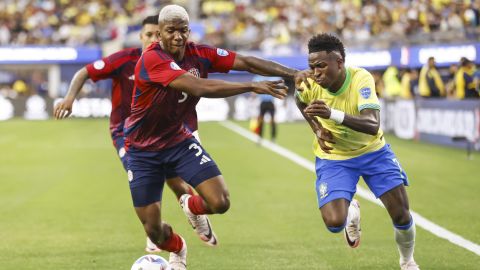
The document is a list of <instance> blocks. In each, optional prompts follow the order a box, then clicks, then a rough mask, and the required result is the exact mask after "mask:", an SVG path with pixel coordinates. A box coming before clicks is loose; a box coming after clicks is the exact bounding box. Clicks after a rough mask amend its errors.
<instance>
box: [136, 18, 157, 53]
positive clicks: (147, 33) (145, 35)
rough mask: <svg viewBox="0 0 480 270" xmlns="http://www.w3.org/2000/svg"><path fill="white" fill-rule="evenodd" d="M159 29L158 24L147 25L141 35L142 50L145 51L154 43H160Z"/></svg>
mask: <svg viewBox="0 0 480 270" xmlns="http://www.w3.org/2000/svg"><path fill="white" fill-rule="evenodd" d="M158 30H159V27H158V25H157V24H145V25H144V26H143V28H142V32H141V33H140V41H141V42H142V48H143V49H145V48H147V47H148V46H150V44H152V43H153V42H156V41H159V36H158Z"/></svg>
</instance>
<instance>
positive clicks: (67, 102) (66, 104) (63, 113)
mask: <svg viewBox="0 0 480 270" xmlns="http://www.w3.org/2000/svg"><path fill="white" fill-rule="evenodd" d="M88 78H89V77H88V72H87V68H85V67H83V68H82V69H80V70H78V71H77V72H76V73H75V75H74V76H73V79H72V82H71V83H70V87H69V88H68V92H67V95H66V96H65V98H64V99H63V100H62V101H60V102H59V103H57V105H55V108H54V109H53V115H54V116H55V118H56V119H63V118H66V117H68V116H69V115H70V114H71V113H72V107H73V102H74V101H75V98H76V97H77V96H78V94H79V93H80V90H81V89H82V87H83V85H84V84H85V82H86V81H87V80H88Z"/></svg>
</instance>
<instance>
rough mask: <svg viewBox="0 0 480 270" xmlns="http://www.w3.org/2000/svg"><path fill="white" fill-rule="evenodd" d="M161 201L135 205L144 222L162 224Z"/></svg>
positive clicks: (139, 216)
mask: <svg viewBox="0 0 480 270" xmlns="http://www.w3.org/2000/svg"><path fill="white" fill-rule="evenodd" d="M161 205H162V204H161V202H159V201H158V202H154V203H151V204H148V205H145V206H139V207H135V212H136V213H137V216H138V218H139V219H140V221H141V222H142V224H157V225H160V224H161V217H162V215H161V209H162V206H161Z"/></svg>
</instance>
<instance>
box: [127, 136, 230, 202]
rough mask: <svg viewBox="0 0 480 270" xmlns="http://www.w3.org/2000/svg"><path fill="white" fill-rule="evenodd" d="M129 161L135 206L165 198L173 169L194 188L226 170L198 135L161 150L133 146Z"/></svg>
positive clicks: (129, 152) (129, 176)
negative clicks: (204, 145) (223, 169)
mask: <svg viewBox="0 0 480 270" xmlns="http://www.w3.org/2000/svg"><path fill="white" fill-rule="evenodd" d="M127 163H128V180H129V182H130V192H131V194H132V200H133V205H134V206H135V207H142V206H146V205H149V204H151V203H154V202H158V201H161V200H162V191H163V186H164V184H165V178H166V176H167V173H170V172H171V171H172V170H174V171H175V172H176V173H177V175H178V176H180V177H181V178H182V179H183V180H185V182H187V183H188V184H189V185H191V186H192V187H194V188H195V187H196V186H197V185H199V184H200V183H202V182H204V181H205V180H208V179H210V178H212V177H215V176H219V175H221V174H222V173H221V172H220V170H219V169H218V167H217V164H215V161H213V160H212V158H211V157H210V155H209V154H208V153H207V152H206V151H205V150H204V149H203V147H202V146H201V145H200V143H199V142H198V141H197V140H196V139H195V138H188V139H186V140H184V141H183V142H181V143H179V144H177V145H175V146H173V147H170V148H166V149H162V150H160V151H141V150H138V149H134V148H129V149H128V160H127ZM169 176H171V174H170V175H169Z"/></svg>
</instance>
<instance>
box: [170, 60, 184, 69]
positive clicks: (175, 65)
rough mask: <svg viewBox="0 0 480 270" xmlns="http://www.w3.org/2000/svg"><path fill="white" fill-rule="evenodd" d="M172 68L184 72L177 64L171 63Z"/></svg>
mask: <svg viewBox="0 0 480 270" xmlns="http://www.w3.org/2000/svg"><path fill="white" fill-rule="evenodd" d="M170 68H171V69H173V70H182V69H181V68H180V67H179V66H178V65H177V63H175V62H170Z"/></svg>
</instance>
